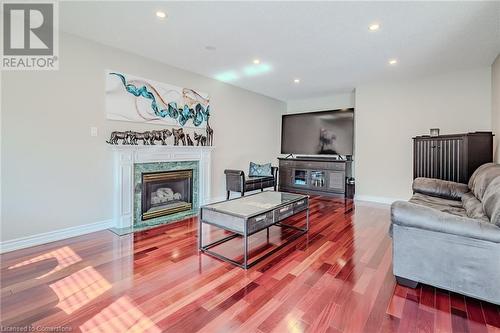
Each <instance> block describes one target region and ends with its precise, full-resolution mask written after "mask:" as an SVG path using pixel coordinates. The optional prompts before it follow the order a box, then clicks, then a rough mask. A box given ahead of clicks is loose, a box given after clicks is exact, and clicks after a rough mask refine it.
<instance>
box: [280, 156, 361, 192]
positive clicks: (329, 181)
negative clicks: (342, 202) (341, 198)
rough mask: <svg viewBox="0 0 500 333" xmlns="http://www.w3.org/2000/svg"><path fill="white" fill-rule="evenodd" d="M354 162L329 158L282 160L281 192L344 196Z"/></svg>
mask: <svg viewBox="0 0 500 333" xmlns="http://www.w3.org/2000/svg"><path fill="white" fill-rule="evenodd" d="M351 163H352V161H340V160H334V159H327V158H323V157H320V158H317V159H315V158H314V157H304V158H300V157H297V158H291V159H286V158H280V159H279V175H280V176H279V189H280V191H285V192H286V191H291V192H301V193H307V194H319V195H336V194H341V195H344V194H345V192H346V178H347V177H351V173H352V172H351Z"/></svg>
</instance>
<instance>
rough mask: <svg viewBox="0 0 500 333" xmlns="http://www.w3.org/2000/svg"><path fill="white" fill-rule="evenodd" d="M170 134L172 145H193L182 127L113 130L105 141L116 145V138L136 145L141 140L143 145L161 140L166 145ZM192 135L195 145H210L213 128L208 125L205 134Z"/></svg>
mask: <svg viewBox="0 0 500 333" xmlns="http://www.w3.org/2000/svg"><path fill="white" fill-rule="evenodd" d="M171 136H173V137H174V146H178V145H179V143H182V145H183V146H194V145H195V144H194V142H193V140H192V139H191V137H190V136H189V134H187V133H184V130H183V129H182V128H179V129H175V128H173V129H172V131H170V130H168V129H164V130H152V131H146V132H134V131H125V132H119V131H113V132H112V133H111V136H110V138H109V140H108V141H106V142H107V143H109V144H112V145H117V144H118V140H121V141H122V145H137V144H138V141H142V144H143V145H154V144H155V142H161V144H162V145H166V144H167V139H168V138H169V137H171ZM193 137H194V141H195V142H196V145H197V146H200V145H201V146H211V145H212V144H213V130H212V129H211V128H210V127H207V136H205V135H202V134H197V133H196V132H194V136H193Z"/></svg>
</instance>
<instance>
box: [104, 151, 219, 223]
mask: <svg viewBox="0 0 500 333" xmlns="http://www.w3.org/2000/svg"><path fill="white" fill-rule="evenodd" d="M214 148H215V147H212V146H164V145H144V146H139V145H138V146H119V145H117V146H111V149H112V150H113V152H114V171H113V175H114V190H113V206H114V209H113V221H114V222H113V227H116V228H119V229H121V228H131V227H133V225H134V164H137V163H152V162H181V161H198V162H199V182H198V183H199V190H198V193H199V198H198V202H199V204H200V206H201V205H204V204H206V203H209V202H210V178H211V177H210V175H211V165H212V157H211V156H212V150H213V149H214Z"/></svg>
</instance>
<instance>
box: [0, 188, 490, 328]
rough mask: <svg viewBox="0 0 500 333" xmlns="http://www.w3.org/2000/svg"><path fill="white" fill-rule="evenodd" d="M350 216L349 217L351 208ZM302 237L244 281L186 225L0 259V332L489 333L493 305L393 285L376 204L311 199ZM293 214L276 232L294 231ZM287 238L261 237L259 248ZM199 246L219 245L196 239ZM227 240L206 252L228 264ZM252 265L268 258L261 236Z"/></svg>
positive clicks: (235, 250) (89, 238)
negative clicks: (42, 329) (256, 259)
mask: <svg viewBox="0 0 500 333" xmlns="http://www.w3.org/2000/svg"><path fill="white" fill-rule="evenodd" d="M354 206H355V207H354ZM310 216H311V229H310V231H309V233H308V234H307V235H304V236H302V237H300V238H297V239H295V240H293V241H292V242H291V243H290V244H289V245H287V246H285V247H284V248H283V249H281V250H280V251H279V252H277V253H275V254H274V255H272V256H270V257H269V258H267V259H265V260H263V261H262V262H260V263H258V264H257V265H255V266H254V267H252V268H251V269H249V270H248V271H244V270H242V269H240V268H237V267H234V266H232V265H230V264H227V263H223V262H221V261H218V260H216V259H214V258H212V257H210V256H208V255H205V254H201V255H200V254H198V251H197V242H196V235H197V230H196V229H197V221H196V219H188V220H185V221H182V222H179V223H176V224H172V225H168V226H164V227H159V228H156V229H151V230H148V231H145V232H141V233H136V234H135V235H126V236H122V237H119V236H117V235H115V234H113V233H112V232H110V231H102V232H97V233H92V234H88V235H85V236H81V237H76V238H72V239H68V240H64V241H59V242H55V243H51V244H47V245H43V246H37V247H33V248H29V249H24V250H19V251H15V252H10V253H7V254H4V255H2V256H1V325H2V328H1V329H2V330H5V331H6V330H7V329H9V327H12V326H17V327H24V326H26V325H33V326H36V327H62V328H63V330H61V331H66V332H67V331H69V330H70V329H71V331H73V332H77V331H82V332H126V331H133V332H161V331H164V332H262V333H267V332H293V333H296V332H330V333H333V332H417V331H418V332H485V333H491V332H499V331H500V329H499V327H500V313H499V307H498V306H496V305H493V304H490V303H485V302H481V301H478V300H475V299H472V298H469V297H464V296H461V295H458V294H455V293H449V292H447V291H445V290H440V289H435V288H433V287H430V286H425V285H419V287H418V288H417V289H408V288H405V287H402V286H399V285H396V284H395V279H394V277H393V275H392V266H391V240H390V238H389V237H388V235H387V229H388V226H389V209H388V207H387V206H383V205H375V204H369V203H356V205H354V203H353V202H352V201H350V200H348V201H344V200H342V199H330V198H324V197H314V198H312V200H311V215H310ZM303 219H304V215H301V216H298V217H293V218H291V219H289V220H287V223H302V222H303ZM293 233H294V232H291V231H289V230H281V229H280V228H277V227H273V228H272V229H271V233H270V243H273V244H280V243H281V242H284V241H286V240H287V239H289V238H291V237H292V236H293ZM204 235H206V236H204V237H206V238H205V239H206V241H209V239H217V238H218V237H221V236H223V233H222V232H221V231H217V230H215V229H210V228H208V227H207V229H205V230H204ZM241 243H242V242H241V239H239V238H237V239H234V240H232V241H231V242H229V243H226V244H223V245H221V246H219V247H218V248H216V250H217V251H220V252H222V253H224V254H225V255H232V256H233V257H234V258H238V257H239V254H240V253H242V248H243V246H242V244H241ZM250 248H251V252H252V256H254V257H255V256H259V255H262V254H264V253H265V252H266V251H269V250H270V248H271V245H270V244H268V243H267V240H266V232H265V231H263V232H261V233H259V234H257V235H255V236H253V238H252V240H251V242H250Z"/></svg>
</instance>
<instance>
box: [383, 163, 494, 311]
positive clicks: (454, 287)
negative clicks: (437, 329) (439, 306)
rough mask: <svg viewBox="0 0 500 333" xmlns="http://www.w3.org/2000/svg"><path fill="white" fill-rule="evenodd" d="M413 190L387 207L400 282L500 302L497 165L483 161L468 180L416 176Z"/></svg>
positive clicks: (394, 259)
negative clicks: (427, 285) (433, 287)
mask: <svg viewBox="0 0 500 333" xmlns="http://www.w3.org/2000/svg"><path fill="white" fill-rule="evenodd" d="M413 191H414V195H413V197H412V198H411V199H410V200H409V201H397V202H394V203H393V204H392V206H391V219H392V224H391V229H390V233H391V236H392V238H393V272H394V275H395V276H396V279H397V281H398V283H400V284H403V285H406V286H409V287H413V288H414V287H416V285H417V283H418V282H422V283H425V284H429V285H432V286H435V287H439V288H443V289H447V290H451V291H454V292H457V293H461V294H464V295H467V296H471V297H475V298H478V299H481V300H485V301H488V302H492V303H495V304H500V165H499V164H493V163H487V164H484V165H482V166H481V167H479V168H478V169H477V170H476V171H475V172H474V174H473V175H472V177H471V179H470V181H469V183H468V184H459V183H454V182H449V181H443V180H439V179H430V178H416V179H415V180H414V182H413Z"/></svg>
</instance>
